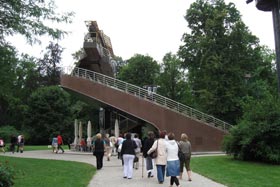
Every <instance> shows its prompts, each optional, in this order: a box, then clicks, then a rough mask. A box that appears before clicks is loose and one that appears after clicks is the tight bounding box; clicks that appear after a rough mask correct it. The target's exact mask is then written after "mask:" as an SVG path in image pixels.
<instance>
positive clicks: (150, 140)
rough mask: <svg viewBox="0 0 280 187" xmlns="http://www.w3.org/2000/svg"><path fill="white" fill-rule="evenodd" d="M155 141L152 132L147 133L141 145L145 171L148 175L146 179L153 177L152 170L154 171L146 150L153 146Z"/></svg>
mask: <svg viewBox="0 0 280 187" xmlns="http://www.w3.org/2000/svg"><path fill="white" fill-rule="evenodd" d="M154 141H155V134H154V132H153V131H149V132H148V138H147V139H146V140H145V141H144V143H143V144H144V145H143V156H144V158H145V161H146V170H147V173H148V178H150V177H153V176H154V174H153V169H154V164H153V159H152V157H150V155H148V150H149V149H150V148H151V147H152V146H153V144H154Z"/></svg>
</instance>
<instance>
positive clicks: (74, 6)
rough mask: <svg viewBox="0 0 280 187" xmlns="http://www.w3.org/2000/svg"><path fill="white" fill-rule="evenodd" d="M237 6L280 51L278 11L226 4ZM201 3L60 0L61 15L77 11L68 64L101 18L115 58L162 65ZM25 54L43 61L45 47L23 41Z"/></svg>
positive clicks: (239, 0)
mask: <svg viewBox="0 0 280 187" xmlns="http://www.w3.org/2000/svg"><path fill="white" fill-rule="evenodd" d="M225 1H226V2H227V3H228V2H233V3H235V5H236V7H237V9H238V10H239V11H240V12H241V15H242V19H243V21H244V22H245V24H246V25H247V26H248V27H249V29H250V30H251V31H252V33H253V34H254V35H256V36H257V37H258V38H259V39H260V43H261V44H263V45H267V46H269V47H270V48H271V49H274V48H275V47H274V32H273V24H272V13H271V12H262V11H259V10H257V8H256V7H255V3H254V2H253V3H251V4H246V0H235V1H233V0H225ZM193 2H195V0H80V1H76V0H55V3H56V5H57V6H58V11H63V12H65V11H73V12H75V17H74V19H73V23H72V24H71V25H64V26H63V29H65V30H66V31H68V32H70V34H69V35H68V36H66V37H65V38H64V39H63V40H62V41H60V42H59V44H60V45H61V46H62V47H63V48H64V52H63V56H62V57H63V59H62V65H63V66H69V65H73V63H74V60H73V59H72V56H71V54H73V53H74V52H76V51H78V50H79V49H80V48H82V45H83V38H84V35H85V34H86V32H87V28H86V26H85V23H84V21H86V20H96V21H97V23H98V26H99V29H100V30H103V31H104V33H105V34H106V35H107V36H109V37H110V39H111V42H112V46H113V50H114V53H115V55H117V56H121V57H122V58H123V59H124V60H126V59H129V58H130V57H132V56H133V55H134V54H136V53H138V54H143V55H150V56H151V57H153V58H154V59H155V60H157V61H158V62H161V61H162V58H163V56H164V55H165V54H166V53H168V52H172V53H176V52H177V51H178V49H179V46H180V45H181V44H182V43H181V38H182V35H183V34H184V33H185V32H188V31H189V30H188V28H187V25H188V24H187V22H186V20H185V19H184V16H185V14H186V10H187V9H188V8H189V6H190V4H191V3H193ZM17 43H18V47H19V51H20V52H25V53H30V54H33V55H34V54H36V55H35V56H37V57H40V56H42V54H41V55H40V51H41V50H43V49H45V46H44V45H47V44H48V41H46V43H43V45H42V46H41V47H39V46H37V47H36V46H35V47H34V46H33V47H28V46H26V45H25V44H24V45H23V43H24V41H23V40H22V41H21V40H19V41H17Z"/></svg>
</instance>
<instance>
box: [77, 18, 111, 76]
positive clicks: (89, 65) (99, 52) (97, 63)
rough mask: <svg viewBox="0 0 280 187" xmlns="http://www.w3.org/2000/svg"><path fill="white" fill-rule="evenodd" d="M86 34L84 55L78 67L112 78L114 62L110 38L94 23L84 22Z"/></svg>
mask: <svg viewBox="0 0 280 187" xmlns="http://www.w3.org/2000/svg"><path fill="white" fill-rule="evenodd" d="M85 24H86V26H87V29H88V33H87V34H86V35H85V38H84V44H83V50H84V55H83V56H82V58H81V59H80V61H79V62H78V65H77V66H78V67H80V68H84V69H88V70H92V71H95V72H98V73H102V74H104V75H107V76H110V77H114V75H115V60H114V52H113V47H112V44H111V40H110V38H109V37H108V36H107V35H105V34H104V32H103V31H102V30H100V29H99V28H98V25H97V22H96V21H85Z"/></svg>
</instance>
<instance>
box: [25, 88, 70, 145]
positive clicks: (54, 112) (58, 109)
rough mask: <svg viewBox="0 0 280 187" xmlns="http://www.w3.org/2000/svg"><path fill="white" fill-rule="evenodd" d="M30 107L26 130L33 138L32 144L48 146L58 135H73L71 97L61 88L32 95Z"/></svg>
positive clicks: (45, 89)
mask: <svg viewBox="0 0 280 187" xmlns="http://www.w3.org/2000/svg"><path fill="white" fill-rule="evenodd" d="M28 105H29V108H28V110H27V112H26V116H27V118H26V121H25V124H26V125H25V127H24V129H25V130H26V131H27V132H28V133H29V135H30V137H31V139H30V143H32V144H47V143H49V141H50V138H52V137H53V136H55V135H57V133H62V135H63V136H64V137H68V136H70V133H71V135H72V132H73V125H72V124H73V121H72V119H71V116H72V113H71V107H70V96H69V94H68V93H66V92H65V91H63V90H62V89H61V88H59V87H57V86H50V87H43V88H39V89H38V90H36V91H35V92H33V93H32V95H31V97H30V100H29V102H28Z"/></svg>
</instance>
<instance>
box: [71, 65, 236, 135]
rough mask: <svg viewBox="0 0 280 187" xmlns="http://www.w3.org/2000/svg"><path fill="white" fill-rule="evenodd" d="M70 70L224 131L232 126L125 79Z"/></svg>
mask: <svg viewBox="0 0 280 187" xmlns="http://www.w3.org/2000/svg"><path fill="white" fill-rule="evenodd" d="M70 71H71V72H70ZM70 71H69V70H68V73H67V74H70V75H71V76H76V77H81V78H85V79H88V80H91V81H94V82H96V83H99V84H102V85H106V86H108V87H110V88H113V89H116V90H119V91H122V92H125V93H127V94H131V95H134V96H135V97H139V98H141V99H145V100H148V101H150V102H153V103H154V104H158V105H160V106H162V107H166V108H168V109H170V110H173V111H176V112H179V113H180V114H182V115H185V116H187V117H190V118H192V119H195V120H199V121H201V122H204V123H205V124H207V125H210V126H213V127H216V128H219V129H221V130H223V131H228V130H229V129H230V128H231V127H232V126H231V125H230V124H229V123H227V122H224V121H222V120H220V119H217V118H215V117H213V116H210V115H208V114H205V113H203V112H200V111H198V110H196V109H193V108H191V107H189V106H186V105H183V104H181V103H178V102H176V101H174V100H171V99H168V98H166V97H164V96H161V95H159V94H156V93H154V92H151V91H148V90H146V89H143V88H140V87H138V86H135V85H132V84H129V83H126V82H124V81H121V80H118V79H115V78H112V77H109V76H106V75H103V74H100V73H97V72H94V71H90V70H86V69H82V68H78V67H75V68H74V69H72V70H70ZM69 72H70V73H69Z"/></svg>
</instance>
